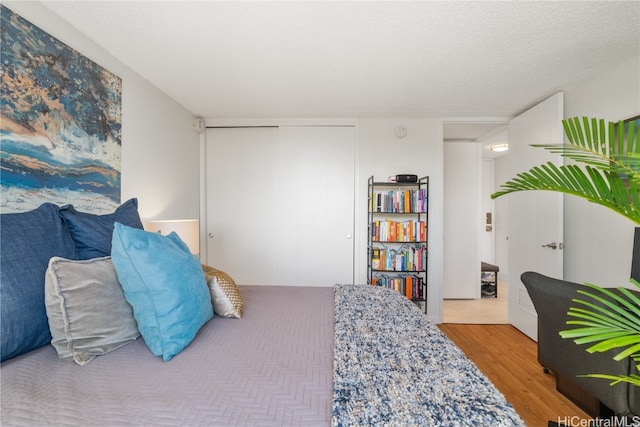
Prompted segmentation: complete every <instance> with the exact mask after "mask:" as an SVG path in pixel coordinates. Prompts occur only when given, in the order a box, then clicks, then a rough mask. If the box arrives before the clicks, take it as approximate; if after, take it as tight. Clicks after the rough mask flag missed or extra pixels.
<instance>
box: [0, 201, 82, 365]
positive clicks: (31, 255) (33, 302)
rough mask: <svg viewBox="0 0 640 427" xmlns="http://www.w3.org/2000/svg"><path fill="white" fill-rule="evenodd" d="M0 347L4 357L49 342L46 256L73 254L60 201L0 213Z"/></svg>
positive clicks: (5, 358) (71, 242)
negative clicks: (45, 284)
mask: <svg viewBox="0 0 640 427" xmlns="http://www.w3.org/2000/svg"><path fill="white" fill-rule="evenodd" d="M0 248H1V249H2V250H0V261H1V263H0V338H1V343H0V350H1V351H0V352H1V353H2V361H4V360H7V359H10V358H12V357H15V356H19V355H20V354H22V353H26V352H28V351H30V350H34V349H36V348H39V347H42V346H44V345H46V344H49V342H50V341H51V334H50V332H49V323H48V320H47V312H46V307H45V303H44V282H45V274H46V271H47V267H48V265H49V259H50V258H51V257H54V256H60V257H63V258H67V259H76V258H77V252H76V247H75V245H74V242H73V240H72V239H71V235H70V234H69V231H68V230H67V227H65V225H64V222H63V221H62V219H61V218H60V216H58V206H57V205H54V204H51V203H45V204H43V205H41V206H40V207H38V208H37V209H34V210H32V211H29V212H21V213H7V214H2V215H0Z"/></svg>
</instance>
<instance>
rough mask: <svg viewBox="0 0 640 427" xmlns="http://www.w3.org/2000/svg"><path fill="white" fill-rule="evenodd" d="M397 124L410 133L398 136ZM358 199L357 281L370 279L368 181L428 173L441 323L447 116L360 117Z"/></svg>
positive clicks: (432, 294) (431, 294)
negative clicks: (395, 134)
mask: <svg viewBox="0 0 640 427" xmlns="http://www.w3.org/2000/svg"><path fill="white" fill-rule="evenodd" d="M397 125H404V126H406V127H407V136H405V137H404V138H396V137H395V136H394V134H393V130H394V128H395V127H396V126H397ZM358 144H359V153H358V158H359V160H358V166H357V169H356V170H357V171H358V172H357V174H358V176H357V181H358V182H357V185H358V191H357V194H358V199H357V200H356V230H357V232H356V235H357V236H358V240H357V241H356V269H357V270H356V280H359V281H360V283H365V282H366V277H367V276H366V268H367V259H366V257H367V252H366V236H367V211H366V207H367V179H368V178H369V177H370V176H371V175H374V176H375V178H376V180H380V181H382V180H385V179H386V178H387V177H388V176H395V175H397V174H402V173H407V174H416V175H418V176H424V175H429V193H430V194H429V224H428V233H429V260H428V273H427V280H428V298H427V315H428V317H429V318H431V319H433V320H435V321H437V322H441V321H442V263H443V255H442V238H443V234H442V230H443V226H442V212H443V206H442V200H443V199H442V188H443V180H442V164H443V152H442V120H440V119H434V118H420V117H396V118H362V119H360V120H359V142H358Z"/></svg>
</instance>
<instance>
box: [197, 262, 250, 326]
mask: <svg viewBox="0 0 640 427" xmlns="http://www.w3.org/2000/svg"><path fill="white" fill-rule="evenodd" d="M202 269H203V270H204V274H205V276H206V278H207V286H208V287H209V292H210V293H211V303H212V304H213V311H214V313H215V314H217V315H218V316H222V317H235V318H238V319H239V318H241V317H242V310H243V303H242V296H241V295H240V291H239V290H238V287H237V286H236V282H234V281H233V279H232V278H231V276H229V275H228V274H227V273H225V272H224V271H220V270H218V269H215V268H213V267H209V266H208V265H204V264H202Z"/></svg>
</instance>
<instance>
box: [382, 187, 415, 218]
mask: <svg viewBox="0 0 640 427" xmlns="http://www.w3.org/2000/svg"><path fill="white" fill-rule="evenodd" d="M371 211H372V212H390V213H412V212H416V213H417V212H427V189H426V188H418V189H415V190H390V191H374V192H373V197H372V199H371Z"/></svg>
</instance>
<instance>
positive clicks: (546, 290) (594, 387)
mask: <svg viewBox="0 0 640 427" xmlns="http://www.w3.org/2000/svg"><path fill="white" fill-rule="evenodd" d="M521 280H522V283H523V284H524V286H525V287H526V288H527V291H528V292H529V296H530V297H531V300H532V302H533V305H534V307H535V309H536V312H537V313H538V361H539V362H540V364H541V365H542V366H543V367H544V368H546V369H549V370H551V371H553V373H554V374H555V375H556V388H557V389H558V391H560V392H561V393H563V394H565V395H567V397H569V398H570V399H571V400H573V401H574V402H575V403H576V404H578V405H579V406H581V407H582V408H583V409H585V410H586V411H587V412H589V413H590V414H591V415H593V416H603V415H609V414H610V412H609V413H607V412H608V411H607V408H609V409H610V410H611V411H613V412H614V413H615V414H617V415H640V391H638V390H635V388H636V387H634V386H631V385H629V384H626V383H619V384H616V385H614V386H611V385H609V384H610V381H609V380H604V379H595V378H583V377H579V375H581V374H588V373H602V374H605V373H606V374H612V375H626V374H629V373H634V372H635V367H634V366H633V363H632V362H631V361H630V360H629V359H627V360H623V361H620V362H616V361H614V360H613V355H614V354H615V353H614V352H612V351H609V352H606V353H587V351H586V348H587V347H588V345H586V344H585V345H577V344H576V343H574V342H573V340H571V339H564V338H562V337H560V335H559V331H562V330H566V329H570V328H571V326H568V325H567V324H566V321H567V312H568V310H569V307H570V306H575V303H572V302H571V300H572V299H574V298H576V297H581V298H585V297H584V296H581V295H579V294H578V293H577V291H578V289H580V288H584V286H583V285H580V284H577V283H572V282H567V281H564V280H558V279H554V278H551V277H547V276H544V275H542V274H539V273H535V272H525V273H523V274H522V276H521ZM603 405H604V407H603Z"/></svg>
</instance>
